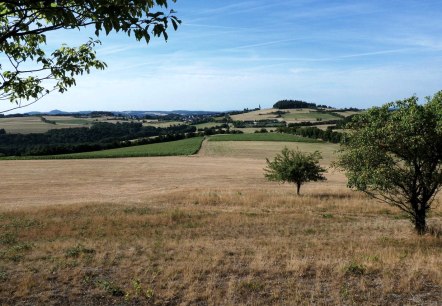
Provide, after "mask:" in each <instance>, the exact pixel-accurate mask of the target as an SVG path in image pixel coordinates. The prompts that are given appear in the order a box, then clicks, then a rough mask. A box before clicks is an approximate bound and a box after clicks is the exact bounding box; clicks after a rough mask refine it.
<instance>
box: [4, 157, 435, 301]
mask: <svg viewBox="0 0 442 306" xmlns="http://www.w3.org/2000/svg"><path fill="white" fill-rule="evenodd" d="M1 165H2V175H3V177H2V181H1V182H0V201H1V203H2V206H1V209H0V230H1V231H0V304H11V305H12V304H29V305H35V304H41V305H46V304H57V305H61V304H74V305H82V304H90V305H97V304H100V305H109V304H118V305H133V304H155V305H164V304H167V305H178V304H180V305H181V304H182V305H186V304H191V305H195V304H197V305H271V304H276V305H294V304H301V305H311V304H313V305H333V304H334V305H352V304H364V305H423V304H429V305H431V304H433V305H437V304H438V303H441V302H442V301H441V296H440V292H441V290H442V270H441V268H440V267H441V266H442V256H440V254H441V250H442V241H441V239H440V238H437V237H435V236H432V235H428V236H425V237H417V236H416V235H415V234H414V233H413V230H412V227H411V224H410V223H409V221H408V220H407V219H405V217H404V216H403V215H402V214H401V213H399V212H398V211H396V210H394V209H391V208H389V207H388V206H385V205H382V204H379V203H376V202H373V201H372V200H369V199H367V198H365V197H364V196H362V195H360V194H358V193H354V192H351V191H349V190H347V189H346V188H345V180H344V178H343V176H342V175H341V174H339V173H331V174H329V175H328V177H329V181H327V182H324V183H318V184H308V185H305V186H303V188H302V189H301V192H302V193H303V196H301V197H297V196H296V195H295V194H296V192H295V190H294V188H293V186H290V185H280V184H276V183H269V182H266V181H265V180H264V178H263V175H262V168H263V167H264V162H263V161H262V160H259V159H252V158H249V159H247V158H238V159H236V158H229V157H209V156H205V157H204V156H199V157H173V158H134V159H121V160H89V161H88V160H78V161H73V160H64V161H4V162H2V163H1ZM441 220H442V209H441V207H440V206H438V207H436V209H435V210H434V211H433V214H432V217H431V218H430V224H432V225H436V226H441Z"/></svg>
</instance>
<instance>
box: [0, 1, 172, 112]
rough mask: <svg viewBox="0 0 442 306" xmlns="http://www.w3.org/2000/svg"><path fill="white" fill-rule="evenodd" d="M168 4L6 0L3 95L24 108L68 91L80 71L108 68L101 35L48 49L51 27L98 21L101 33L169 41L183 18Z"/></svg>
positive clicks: (1, 35)
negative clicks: (98, 49)
mask: <svg viewBox="0 0 442 306" xmlns="http://www.w3.org/2000/svg"><path fill="white" fill-rule="evenodd" d="M172 1H173V2H175V1H176V0H172ZM169 2H170V1H169ZM167 7H168V1H167V0H126V1H123V0H9V1H0V53H1V54H2V55H4V56H5V58H6V59H7V60H6V62H3V61H2V64H1V65H0V100H9V101H10V102H15V103H17V104H18V105H19V107H21V106H22V104H21V103H22V101H29V100H34V102H35V101H37V100H39V99H40V98H41V97H43V96H44V95H47V94H49V93H50V92H51V91H53V90H56V91H59V92H64V91H66V90H67V89H68V88H69V87H71V86H74V85H75V76H78V75H81V74H83V73H89V72H90V70H91V69H104V68H106V64H105V63H104V62H102V61H100V60H98V59H97V58H96V53H95V51H94V47H95V45H96V44H99V43H100V42H99V41H98V40H94V39H92V38H89V40H88V42H86V43H85V44H82V45H80V46H78V47H69V46H66V45H63V46H61V47H60V48H59V49H57V50H54V51H53V52H52V53H50V54H46V50H45V49H46V47H45V44H46V33H47V32H51V31H56V30H68V29H82V28H85V27H87V26H93V27H94V28H95V35H96V36H97V37H98V36H99V35H100V34H101V33H102V32H104V33H105V34H106V35H107V34H109V33H110V32H112V31H114V32H120V31H121V32H123V33H125V34H127V35H128V36H132V35H133V37H135V39H136V40H137V41H140V40H145V41H146V43H149V41H150V39H151V36H152V35H153V36H158V37H160V36H163V37H164V39H166V40H167V39H168V34H167V29H168V26H169V23H171V24H172V27H173V28H174V29H175V30H176V29H177V28H178V25H179V24H180V23H181V21H180V20H179V19H178V18H177V17H176V16H175V15H174V14H175V12H174V11H173V10H171V11H169V13H165V12H163V11H161V10H162V9H167ZM48 80H52V81H51V82H49V83H50V84H51V85H49V86H48V85H45V84H47V83H48V82H46V81H48ZM34 102H32V103H34Z"/></svg>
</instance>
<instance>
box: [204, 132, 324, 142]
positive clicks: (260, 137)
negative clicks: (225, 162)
mask: <svg viewBox="0 0 442 306" xmlns="http://www.w3.org/2000/svg"><path fill="white" fill-rule="evenodd" d="M209 141H284V142H310V143H319V142H322V141H320V140H316V139H310V138H304V137H301V136H296V135H291V134H280V133H253V134H227V135H215V136H212V137H210V138H209Z"/></svg>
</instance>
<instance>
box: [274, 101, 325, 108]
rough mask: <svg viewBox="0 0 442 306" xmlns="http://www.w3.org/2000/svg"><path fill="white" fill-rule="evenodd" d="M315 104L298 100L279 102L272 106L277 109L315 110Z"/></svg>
mask: <svg viewBox="0 0 442 306" xmlns="http://www.w3.org/2000/svg"><path fill="white" fill-rule="evenodd" d="M316 107H317V106H316V104H315V103H309V102H305V101H300V100H280V101H278V102H276V103H275V104H274V105H273V108H277V109H294V108H316Z"/></svg>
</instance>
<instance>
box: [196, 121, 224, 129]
mask: <svg viewBox="0 0 442 306" xmlns="http://www.w3.org/2000/svg"><path fill="white" fill-rule="evenodd" d="M219 125H222V123H220V122H206V123H200V124H194V126H195V127H196V128H197V129H204V128H211V127H214V126H219Z"/></svg>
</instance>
